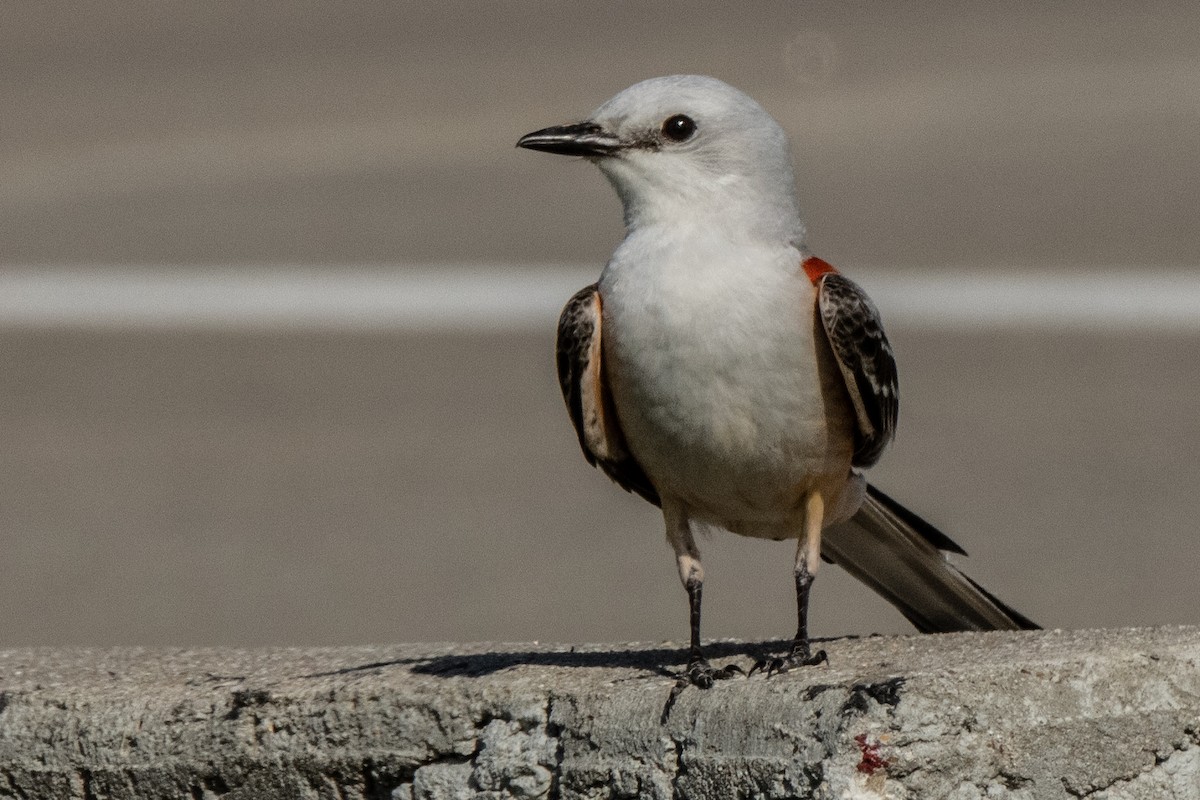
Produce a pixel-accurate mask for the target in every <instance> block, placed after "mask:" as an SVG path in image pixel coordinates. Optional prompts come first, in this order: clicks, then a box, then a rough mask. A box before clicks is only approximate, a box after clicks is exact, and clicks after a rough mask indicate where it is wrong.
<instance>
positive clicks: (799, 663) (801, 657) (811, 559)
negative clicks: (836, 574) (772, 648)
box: [750, 492, 829, 675]
mask: <svg viewBox="0 0 1200 800" xmlns="http://www.w3.org/2000/svg"><path fill="white" fill-rule="evenodd" d="M824 521H825V501H824V499H823V498H822V497H821V495H820V494H819V493H818V492H813V493H811V494H810V495H809V496H808V497H807V498H806V499H805V503H804V527H803V530H802V531H801V534H800V541H799V543H798V544H797V545H796V566H795V568H794V570H793V575H794V576H795V579H796V638H795V639H794V640H793V641H792V649H791V650H790V651H789V652H788V654H787V655H786V656H785V657H783V658H771V659H760V660H759V661H758V662H756V663H755V665H754V666H753V667H751V669H750V674H752V675H753V674H754V673H755V672H757V671H759V670H763V669H765V670H766V672H767V674H768V675H771V674H773V673H776V672H787V671H788V670H790V669H794V668H796V667H807V666H812V665H814V664H820V663H821V662H823V661H828V660H829V658H828V657H827V656H826V655H825V651H824V650H818V651H817V652H816V653H814V652H813V651H812V645H811V643H810V641H809V637H808V595H809V592H810V591H811V589H812V584H813V579H814V578H815V577H816V573H817V567H818V566H819V565H820V563H821V526H822V524H823V523H824Z"/></svg>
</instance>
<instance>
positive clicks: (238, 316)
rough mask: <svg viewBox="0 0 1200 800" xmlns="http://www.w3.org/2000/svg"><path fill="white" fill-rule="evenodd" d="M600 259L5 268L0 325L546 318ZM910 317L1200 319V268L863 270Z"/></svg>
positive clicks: (527, 322) (1128, 326)
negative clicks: (571, 262)
mask: <svg viewBox="0 0 1200 800" xmlns="http://www.w3.org/2000/svg"><path fill="white" fill-rule="evenodd" d="M598 273H599V268H598V267H591V268H581V267H572V268H549V267H547V268H539V267H531V266H504V265H497V266H470V267H464V266H458V265H445V266H396V267H394V268H381V267H353V266H346V267H338V268H312V267H295V268H283V267H254V266H248V267H244V268H232V267H211V268H196V267H192V268H170V269H128V268H113V267H103V266H96V267H90V268H83V267H75V268H70V269H64V268H45V269H33V268H19V269H17V268H7V269H0V326H5V327H13V326H20V327H39V328H46V327H84V328H121V329H128V328H295V329H331V330H341V329H360V330H367V329H384V330H411V331H425V330H430V331H437V330H443V331H450V330H465V331H480V332H488V331H492V332H502V331H522V330H548V329H551V328H552V327H553V325H554V322H555V320H556V318H557V316H558V313H559V311H560V310H561V308H562V306H563V304H564V303H565V302H566V300H567V298H569V297H570V296H571V294H572V293H573V292H574V291H575V290H576V289H578V288H580V287H581V286H584V285H586V284H588V283H590V282H592V281H593V280H595V278H596V276H597V275H598ZM851 276H852V277H853V278H855V279H856V280H858V282H859V283H861V284H862V285H863V286H864V288H866V289H867V291H868V292H869V293H870V294H871V296H872V297H873V298H874V299H875V302H876V305H878V306H879V308H880V309H881V311H882V313H883V316H884V321H885V324H886V325H887V326H888V327H889V328H893V329H900V328H910V329H965V330H971V329H1084V330H1095V331H1106V330H1108V331H1125V330H1149V331H1190V332H1200V269H1187V270H1184V269H1179V270H1161V269H1159V270H1155V269H1150V270H1147V269H1140V268H1129V269H1125V270H1120V271H1116V270H1105V271H1096V272H1091V273H1087V272H1078V271H1073V272H1064V271H1051V270H1047V271H1035V270H1023V271H1011V270H1005V271H1001V270H993V271H985V272H979V271H963V272H950V271H947V272H920V273H915V272H908V271H905V272H887V271H884V270H858V271H854V272H853V273H852V274H851Z"/></svg>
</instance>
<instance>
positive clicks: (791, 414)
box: [517, 75, 1037, 717]
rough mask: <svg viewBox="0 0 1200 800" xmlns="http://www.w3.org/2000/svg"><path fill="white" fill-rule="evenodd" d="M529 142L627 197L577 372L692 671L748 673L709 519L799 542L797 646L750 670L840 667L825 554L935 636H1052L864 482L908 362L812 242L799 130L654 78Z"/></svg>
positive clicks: (578, 303)
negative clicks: (572, 159)
mask: <svg viewBox="0 0 1200 800" xmlns="http://www.w3.org/2000/svg"><path fill="white" fill-rule="evenodd" d="M517 146H518V147H520V148H525V149H528V150H535V151H543V152H547V153H554V154H559V155H565V156H577V157H581V158H583V159H586V160H587V161H590V162H592V163H593V164H595V165H596V166H597V167H599V169H600V171H601V172H602V173H603V174H604V176H605V177H606V178H607V179H608V181H609V182H610V183H611V184H612V186H613V188H614V189H615V190H616V193H617V195H618V197H619V198H620V200H621V204H622V209H623V216H624V223H625V236H624V238H623V239H622V241H621V242H620V244H619V245H618V246H617V247H616V249H615V251H614V252H613V254H612V256H611V258H610V259H609V260H608V262H607V264H606V265H605V266H604V268H603V270H602V272H601V273H600V277H599V280H598V281H597V282H596V283H593V284H591V285H589V286H587V287H584V288H583V289H581V290H580V291H579V292H578V293H576V294H575V295H574V296H573V297H572V298H571V299H570V300H569V301H568V302H567V304H566V306H565V308H564V309H563V311H562V315H561V317H560V319H559V324H558V335H557V343H556V361H557V369H558V377H559V383H560V386H561V389H562V394H563V398H564V400H565V402H566V406H567V410H568V413H569V416H570V419H571V422H572V424H573V425H574V428H575V432H576V435H577V437H578V440H579V445H580V447H581V448H582V450H583V454H584V456H585V458H586V460H587V461H588V462H589V463H590V464H592V465H593V466H596V467H598V468H599V469H600V470H601V471H603V472H604V473H605V474H606V475H607V476H608V477H609V478H611V479H612V480H613V481H614V482H615V483H616V484H617V485H618V486H620V487H622V488H624V489H626V490H627V491H630V492H633V493H634V494H636V495H639V496H641V497H642V498H644V499H645V500H647V501H649V502H650V503H652V504H654V505H655V506H658V507H659V508H660V509H661V510H662V515H663V520H664V523H665V529H666V540H667V542H668V543H669V545H670V547H671V549H672V551H673V552H674V555H675V561H676V567H677V569H678V572H679V579H680V581H681V582H682V584H683V587H684V589H685V591H686V593H687V598H688V612H689V623H690V640H689V647H688V661H687V664H688V666H687V668H686V670H685V671H684V672H683V673H681V680H682V681H685V682H687V683H690V684H693V685H696V686H699V687H701V688H708V687H710V686H712V684H713V681H714V680H719V679H723V678H728V677H731V676H732V675H733V674H735V673H736V672H742V670H741V669H740V668H738V667H736V666H733V665H731V666H730V667H726V668H721V669H717V668H715V667H713V666H712V664H711V663H710V662H709V660H708V659H707V658H706V656H705V654H704V649H703V647H702V643H701V636H700V617H701V605H702V603H701V599H702V594H703V585H704V566H703V564H702V562H701V556H700V551H699V548H698V547H697V545H696V532H697V531H698V530H700V529H713V528H715V529H719V530H725V531H729V532H732V533H734V534H739V535H741V536H747V537H755V538H765V539H772V540H789V539H795V540H797V542H796V550H795V558H794V562H793V578H794V584H795V593H796V609H797V628H796V633H795V636H794V637H793V638H792V643H791V647H790V649H789V650H788V652H787V653H786V655H783V656H779V657H773V658H769V659H759V661H758V662H757V663H756V664H755V666H754V668H752V669H751V674H753V672H754V671H755V670H756V669H759V668H762V669H765V670H766V672H767V674H768V676H769V675H772V674H776V673H782V672H787V671H790V670H793V669H797V668H800V667H805V666H811V665H815V664H819V663H821V662H823V661H827V655H826V653H825V652H824V651H823V650H822V651H817V652H814V651H813V649H812V644H811V638H810V635H809V628H808V610H809V596H810V591H811V589H812V585H813V581H814V578H815V576H816V574H817V572H818V568H819V566H820V564H821V561H822V559H824V560H826V561H829V562H832V563H835V564H838V565H840V566H841V567H843V568H844V569H846V570H847V571H848V572H849V573H850V574H852V575H853V576H854V577H856V578H858V579H859V580H861V581H862V582H864V583H865V584H866V585H867V586H869V587H870V588H871V589H873V590H875V591H876V592H877V593H879V594H880V595H881V596H883V597H884V598H885V599H886V600H888V601H889V602H891V603H892V604H893V605H895V606H896V607H897V608H898V609H899V610H900V612H901V613H902V614H903V615H904V616H905V617H906V618H907V619H908V620H909V621H910V622H912V623H913V625H914V626H915V627H916V628H917V629H918V630H919V631H922V632H948V631H966V630H1023V629H1036V628H1037V625H1036V624H1035V623H1033V622H1032V621H1031V620H1030V619H1028V618H1027V617H1025V616H1023V615H1022V614H1020V613H1019V612H1017V611H1016V610H1014V609H1013V608H1011V607H1009V606H1008V605H1006V604H1005V603H1003V602H1001V601H1000V600H999V599H998V598H996V597H995V596H994V595H992V594H991V593H989V592H987V591H986V590H984V589H983V588H982V587H981V586H980V585H979V584H977V583H976V582H974V581H973V580H971V579H970V578H969V577H967V576H966V575H965V574H964V573H963V572H961V571H960V570H959V569H957V568H956V567H955V566H954V565H953V564H951V563H950V562H949V560H948V559H947V556H946V554H947V553H959V554H963V555H965V552H964V551H963V550H962V548H961V547H959V546H958V545H957V544H955V543H954V542H953V540H951V539H950V538H949V537H948V536H946V535H945V534H943V533H942V532H941V531H939V530H938V529H937V528H935V527H934V526H933V525H931V524H929V523H928V522H926V521H924V520H923V519H922V518H921V517H919V516H918V515H917V514H915V513H913V512H912V511H909V510H908V509H907V508H905V507H904V506H902V505H900V504H899V503H898V502H896V501H895V500H893V499H892V498H891V497H889V496H888V495H886V494H885V493H884V492H882V491H881V490H879V489H878V488H877V487H875V486H873V485H871V484H869V483H868V482H867V480H866V478H865V476H864V473H863V471H864V470H865V469H867V468H869V467H871V466H873V465H874V464H875V463H876V462H877V461H878V460H879V459H880V457H881V455H882V454H883V451H884V449H885V448H886V447H887V445H888V444H889V443H890V442H891V441H892V439H893V438H894V437H895V434H896V426H897V419H898V410H899V394H898V389H899V385H898V378H897V368H896V361H895V356H894V353H893V350H892V347H891V345H890V344H889V342H888V339H887V336H886V335H885V333H884V329H883V324H882V322H881V319H880V314H879V311H878V310H877V309H876V307H875V304H874V303H873V302H872V300H871V299H870V298H869V297H868V296H867V294H866V293H865V292H864V291H863V290H862V289H861V288H860V287H859V286H858V284H856V283H854V282H853V281H851V280H850V279H849V278H847V277H846V276H844V275H843V274H842V273H841V272H840V271H839V270H838V269H836V268H835V267H833V266H832V265H830V264H829V263H827V262H825V261H823V260H822V259H820V258H818V257H817V256H815V255H814V254H813V253H812V252H811V251H810V250H809V249H808V246H807V244H806V230H805V225H804V223H803V221H802V217H801V213H800V207H799V201H798V193H797V190H796V185H795V178H794V171H793V165H792V160H791V149H790V144H789V141H788V137H787V135H786V133H785V132H784V130H783V128H782V127H781V126H780V124H779V123H778V122H777V121H776V120H775V119H774V118H773V117H772V116H771V115H770V114H769V113H768V112H767V111H766V110H765V109H764V108H763V107H762V106H761V105H759V104H758V103H757V102H756V101H755V100H753V99H752V98H751V97H750V96H749V95H747V94H745V93H744V92H742V91H740V90H738V89H736V88H734V87H732V86H730V85H728V84H726V83H724V82H722V81H720V80H718V79H716V78H712V77H707V76H700V75H671V76H665V77H659V78H651V79H649V80H645V81H642V82H640V83H637V84H634V85H633V86H631V87H629V88H627V89H625V90H623V91H621V92H619V93H618V94H616V95H615V96H613V97H612V98H611V99H609V100H608V101H606V102H604V103H603V104H602V105H601V106H600V107H599V108H597V109H596V110H595V111H594V112H592V114H591V115H590V116H588V117H587V118H586V119H584V120H583V121H580V122H573V123H569V124H565V125H555V126H552V127H547V128H542V129H540V130H536V131H534V132H532V133H529V134H526V135H524V136H522V137H520V139H519V140H518V141H517ZM665 713H666V711H664V717H665Z"/></svg>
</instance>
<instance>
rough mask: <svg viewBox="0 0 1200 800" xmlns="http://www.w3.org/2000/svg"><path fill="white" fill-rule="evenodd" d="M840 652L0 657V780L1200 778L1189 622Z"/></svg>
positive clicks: (163, 786)
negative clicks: (695, 665)
mask: <svg viewBox="0 0 1200 800" xmlns="http://www.w3.org/2000/svg"><path fill="white" fill-rule="evenodd" d="M761 647H762V646H761V645H754V644H739V643H728V642H726V643H721V644H719V645H716V646H715V647H714V648H713V650H714V654H715V655H716V658H715V659H714V660H715V661H717V662H718V663H726V662H728V661H731V660H732V661H737V662H738V663H740V664H742V665H743V666H748V665H749V663H750V660H749V659H748V658H747V657H746V656H745V654H746V653H749V652H759V651H760V650H761ZM825 647H826V649H827V650H828V652H829V660H830V664H829V666H821V667H814V668H810V669H807V670H803V671H801V672H796V673H791V674H787V675H783V676H775V677H772V678H770V679H766V678H763V677H761V676H755V677H753V678H750V679H732V680H728V681H723V682H721V683H718V684H717V685H716V686H715V687H714V688H713V689H711V690H709V691H707V692H703V691H700V690H696V689H689V690H687V691H685V692H683V693H682V694H681V695H680V697H679V699H678V702H677V703H676V704H675V705H674V707H673V709H672V712H671V716H670V719H669V720H668V722H667V723H666V724H665V725H664V724H662V723H661V722H660V715H661V713H662V710H663V705H664V703H665V701H666V699H667V696H668V694H669V692H670V689H671V686H672V683H673V681H672V679H671V678H670V677H668V676H666V675H665V674H664V673H663V671H662V668H663V667H664V666H667V667H671V666H674V665H677V664H678V663H679V652H678V651H677V650H675V649H669V648H667V647H663V646H658V647H643V646H637V645H630V646H595V645H589V646H586V647H575V648H567V647H544V646H536V645H534V646H527V645H451V646H424V645H398V646H390V647H358V648H334V649H276V650H250V651H239V650H140V649H113V650H81V649H71V650H55V649H32V650H9V651H0V797H4V798H9V797H13V798H31V799H32V798H39V799H40V798H55V800H59V799H60V798H80V800H100V799H101V798H170V797H182V798H196V799H197V800H200V799H201V798H203V799H204V800H212V799H213V798H229V799H230V800H233V799H234V798H388V799H390V798H401V799H402V800H410V798H411V800H453V799H456V798H468V797H470V798H496V799H497V800H498V799H499V798H534V797H549V798H642V797H645V798H662V800H667V799H669V798H734V797H737V798H785V797H809V796H813V797H818V798H841V797H851V798H867V797H895V798H923V799H924V798H943V797H945V798H953V799H954V800H968V799H970V798H984V797H986V798H1023V799H1026V800H1033V798H1038V799H1039V800H1040V798H1076V797H1096V798H1100V797H1105V798H1156V799H1158V798H1170V797H1178V798H1184V797H1186V798H1197V797H1200V747H1197V746H1196V744H1197V742H1198V741H1200V629H1198V628H1190V627H1189V628H1159V629H1135V630H1105V631H1076V632H1061V631H1049V632H1045V633H1020V634H1008V633H1003V634H1002V633H992V634H955V635H945V636H911V637H879V638H870V639H843V640H836V641H832V642H828V643H827V644H826V645H825Z"/></svg>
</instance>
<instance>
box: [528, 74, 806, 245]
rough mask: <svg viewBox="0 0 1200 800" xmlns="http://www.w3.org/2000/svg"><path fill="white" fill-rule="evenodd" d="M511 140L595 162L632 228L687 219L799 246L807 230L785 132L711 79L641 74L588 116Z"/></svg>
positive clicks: (751, 103) (760, 110)
mask: <svg viewBox="0 0 1200 800" xmlns="http://www.w3.org/2000/svg"><path fill="white" fill-rule="evenodd" d="M517 146H518V147H526V148H529V149H531V150H544V151H546V152H550V153H559V154H562V155H574V156H583V157H584V158H587V159H589V160H592V161H594V162H595V163H596V164H597V165H598V166H599V167H600V169H601V170H602V171H603V172H604V174H605V175H606V176H607V177H608V179H609V181H611V182H612V184H613V186H614V187H615V188H616V190H617V194H619V195H620V197H621V202H622V204H623V205H624V207H625V222H626V224H627V225H628V226H629V227H630V228H634V227H638V226H641V225H651V224H657V223H664V224H678V223H679V222H680V221H681V220H692V221H697V222H701V223H709V224H721V225H722V227H728V228H738V229H741V230H743V231H745V232H746V233H749V234H751V235H756V236H763V235H765V236H770V237H783V238H785V239H786V240H787V241H789V242H791V243H793V244H795V245H797V246H800V245H801V240H802V239H803V236H804V228H803V225H802V223H801V222H800V214H799V210H798V208H797V203H796V194H795V183H794V178H793V175H792V164H791V158H790V156H789V152H788V141H787V136H786V135H785V134H784V132H783V129H782V128H781V127H780V126H779V123H777V122H776V121H775V120H774V119H773V118H772V117H771V115H770V114H768V113H767V112H766V111H764V110H763V108H762V106H760V105H759V104H758V103H756V102H755V101H754V100H753V99H752V98H750V97H749V96H748V95H746V94H745V93H743V92H740V91H738V90H737V89H735V88H733V87H732V86H729V85H728V84H726V83H722V82H721V81H719V80H717V79H715V78H708V77H704V76H700V75H672V76H669V77H665V78H652V79H650V80H647V81H642V82H641V83H638V84H635V85H633V86H631V87H629V88H628V89H626V90H624V91H623V92H621V93H619V94H617V95H616V96H615V97H613V98H612V99H610V100H609V101H608V102H606V103H604V105H602V106H600V107H599V108H598V109H596V110H595V111H594V112H592V114H591V116H590V117H588V118H587V119H586V120H585V121H583V122H577V123H572V124H569V125H558V126H555V127H551V128H544V129H542V130H539V131H534V132H533V133H530V134H527V135H526V136H523V137H521V139H520V141H518V142H517Z"/></svg>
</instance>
